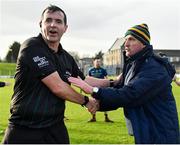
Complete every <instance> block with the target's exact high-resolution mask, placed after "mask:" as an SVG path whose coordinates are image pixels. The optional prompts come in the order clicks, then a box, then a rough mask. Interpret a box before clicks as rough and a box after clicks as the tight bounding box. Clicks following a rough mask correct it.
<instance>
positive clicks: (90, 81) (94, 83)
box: [85, 76, 110, 88]
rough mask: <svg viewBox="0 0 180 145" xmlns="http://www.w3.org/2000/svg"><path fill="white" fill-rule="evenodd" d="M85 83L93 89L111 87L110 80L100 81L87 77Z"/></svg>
mask: <svg viewBox="0 0 180 145" xmlns="http://www.w3.org/2000/svg"><path fill="white" fill-rule="evenodd" d="M85 82H86V83H88V84H89V85H90V86H93V87H103V88H104V87H109V86H110V81H109V80H108V79H98V78H94V77H90V76H87V77H86V79H85Z"/></svg>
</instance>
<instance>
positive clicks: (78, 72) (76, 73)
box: [73, 59, 85, 80]
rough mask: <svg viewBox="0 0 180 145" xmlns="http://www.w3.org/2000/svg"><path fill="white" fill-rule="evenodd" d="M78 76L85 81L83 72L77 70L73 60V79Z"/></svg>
mask: <svg viewBox="0 0 180 145" xmlns="http://www.w3.org/2000/svg"><path fill="white" fill-rule="evenodd" d="M78 76H79V77H80V78H81V79H83V80H84V79H85V76H84V74H83V72H82V71H81V70H80V69H79V67H78V65H77V63H76V62H75V60H74V59H73V77H78Z"/></svg>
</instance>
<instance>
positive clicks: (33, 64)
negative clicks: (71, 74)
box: [20, 46, 56, 79]
mask: <svg viewBox="0 0 180 145" xmlns="http://www.w3.org/2000/svg"><path fill="white" fill-rule="evenodd" d="M20 61H22V62H23V63H25V64H26V65H27V66H28V67H29V69H30V70H29V71H30V72H32V75H34V76H35V77H38V78H40V79H43V78H45V77H46V76H48V75H49V74H51V73H53V72H55V71H56V69H55V67H54V65H53V62H52V60H51V58H50V56H49V55H48V52H47V49H46V48H43V47H41V46H33V47H32V46H31V47H27V48H25V49H23V50H22V51H21V52H20Z"/></svg>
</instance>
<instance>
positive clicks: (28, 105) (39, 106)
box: [9, 34, 84, 128]
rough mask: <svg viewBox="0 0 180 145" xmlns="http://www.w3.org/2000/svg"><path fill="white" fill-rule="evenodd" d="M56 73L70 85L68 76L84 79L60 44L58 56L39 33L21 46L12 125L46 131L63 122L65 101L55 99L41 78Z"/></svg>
mask: <svg viewBox="0 0 180 145" xmlns="http://www.w3.org/2000/svg"><path fill="white" fill-rule="evenodd" d="M55 71H57V72H58V73H59V75H60V77H61V79H62V80H63V81H65V82H67V83H68V80H67V77H69V76H74V77H77V76H80V77H81V78H82V79H84V75H83V74H82V72H81V71H80V70H79V68H78V66H77V64H76V62H75V61H74V59H73V57H72V56H71V55H69V54H68V53H67V52H66V51H65V50H64V49H63V48H62V46H61V44H60V45H59V49H58V52H57V53H55V52H54V51H53V50H52V49H50V48H49V47H48V45H47V44H46V43H45V42H44V40H43V38H42V36H41V34H39V36H38V37H33V38H30V39H28V40H26V41H25V42H24V43H23V44H22V45H21V48H20V53H19V56H18V61H17V68H16V74H15V86H14V94H13V96H12V100H11V108H10V112H11V116H10V119H9V121H10V124H17V125H21V126H27V127H30V128H43V127H48V126H51V125H53V124H55V123H56V122H59V123H60V121H63V118H64V110H65V101H64V100H63V99H61V98H59V97H57V96H55V95H54V94H53V93H52V92H51V91H50V90H49V89H48V88H47V87H46V86H45V85H44V84H43V83H42V82H41V79H43V78H45V77H46V76H48V75H50V74H51V73H53V72H55Z"/></svg>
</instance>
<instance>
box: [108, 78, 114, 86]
mask: <svg viewBox="0 0 180 145" xmlns="http://www.w3.org/2000/svg"><path fill="white" fill-rule="evenodd" d="M109 86H110V87H114V80H113V79H110V80H109Z"/></svg>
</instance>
